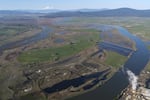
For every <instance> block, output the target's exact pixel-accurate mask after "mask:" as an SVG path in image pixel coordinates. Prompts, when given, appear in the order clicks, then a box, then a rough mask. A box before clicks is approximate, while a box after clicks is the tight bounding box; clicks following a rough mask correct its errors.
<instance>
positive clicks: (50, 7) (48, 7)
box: [43, 6, 53, 9]
mask: <svg viewBox="0 0 150 100" xmlns="http://www.w3.org/2000/svg"><path fill="white" fill-rule="evenodd" d="M43 9H53V7H52V6H45V7H43Z"/></svg>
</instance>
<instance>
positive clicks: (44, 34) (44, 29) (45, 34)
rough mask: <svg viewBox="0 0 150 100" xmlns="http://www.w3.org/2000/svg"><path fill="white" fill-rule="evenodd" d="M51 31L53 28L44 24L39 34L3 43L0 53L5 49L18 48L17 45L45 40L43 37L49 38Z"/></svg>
mask: <svg viewBox="0 0 150 100" xmlns="http://www.w3.org/2000/svg"><path fill="white" fill-rule="evenodd" d="M50 32H52V29H51V28H49V27H46V26H43V27H42V31H41V32H39V33H38V34H36V35H34V36H32V37H29V38H26V39H23V40H19V41H15V42H11V43H7V44H4V45H1V46H0V54H1V53H2V52H3V51H4V50H7V49H12V48H16V47H19V46H23V45H27V44H31V43H34V42H38V41H40V40H43V39H45V38H47V37H48V36H49V33H50Z"/></svg>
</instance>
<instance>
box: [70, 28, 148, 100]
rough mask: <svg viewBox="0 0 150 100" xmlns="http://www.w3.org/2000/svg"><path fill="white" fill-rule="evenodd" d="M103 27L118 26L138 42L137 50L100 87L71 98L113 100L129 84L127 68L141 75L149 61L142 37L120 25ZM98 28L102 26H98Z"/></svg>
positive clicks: (127, 35) (119, 29) (123, 33)
mask: <svg viewBox="0 0 150 100" xmlns="http://www.w3.org/2000/svg"><path fill="white" fill-rule="evenodd" d="M103 27H104V28H103V29H104V30H105V31H106V30H107V29H111V27H113V28H117V29H118V31H119V32H120V33H121V34H122V35H124V36H126V37H128V38H130V39H131V40H133V41H134V42H135V43H136V48H137V50H136V51H135V52H133V53H132V55H131V56H130V58H129V59H128V60H127V62H126V63H125V64H124V68H122V69H120V70H119V71H118V72H117V73H115V74H114V75H113V76H112V78H111V79H110V80H108V81H107V82H106V83H105V84H104V85H102V86H101V87H98V88H97V89H95V90H93V91H90V92H87V93H85V94H82V95H79V96H76V97H73V98H71V99H69V100H113V99H114V98H115V97H116V96H117V95H118V94H120V93H121V91H122V90H123V89H125V88H126V87H127V86H128V84H129V81H128V77H127V74H126V70H127V69H129V70H131V71H132V72H133V73H135V74H136V75H139V73H140V72H141V70H142V69H143V68H144V67H145V66H146V64H147V63H148V61H149V51H148V49H147V47H146V46H145V44H144V42H143V41H142V40H141V39H140V38H138V37H136V36H134V35H132V34H131V33H129V32H128V31H127V30H126V29H124V28H122V27H119V26H103ZM96 29H100V28H98V27H96Z"/></svg>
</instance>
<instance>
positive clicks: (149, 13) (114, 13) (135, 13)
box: [44, 8, 150, 17]
mask: <svg viewBox="0 0 150 100" xmlns="http://www.w3.org/2000/svg"><path fill="white" fill-rule="evenodd" d="M82 16H87V17H130V16H132V17H150V10H136V9H130V8H119V9H106V10H99V11H91V10H90V11H88V10H77V11H62V12H57V13H51V14H47V15H46V16H44V17H82Z"/></svg>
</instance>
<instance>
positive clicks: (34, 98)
mask: <svg viewBox="0 0 150 100" xmlns="http://www.w3.org/2000/svg"><path fill="white" fill-rule="evenodd" d="M20 100H47V98H46V97H45V96H44V95H42V94H37V95H34V94H32V93H31V94H27V95H25V96H22V97H21V98H20Z"/></svg>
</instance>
